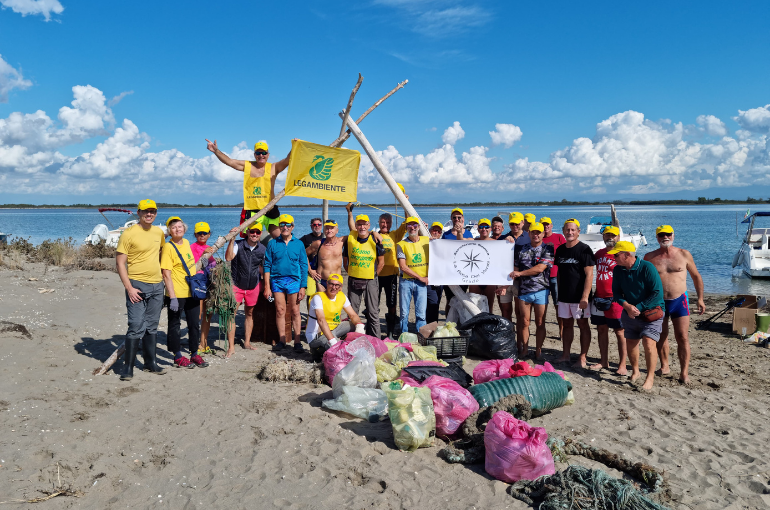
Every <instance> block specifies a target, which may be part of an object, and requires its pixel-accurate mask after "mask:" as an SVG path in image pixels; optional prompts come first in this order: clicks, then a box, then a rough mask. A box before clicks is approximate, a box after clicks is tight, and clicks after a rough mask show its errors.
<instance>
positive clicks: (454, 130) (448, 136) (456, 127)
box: [441, 121, 465, 145]
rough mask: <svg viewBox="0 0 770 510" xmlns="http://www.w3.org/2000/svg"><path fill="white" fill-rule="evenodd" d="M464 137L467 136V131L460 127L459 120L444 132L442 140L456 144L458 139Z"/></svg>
mask: <svg viewBox="0 0 770 510" xmlns="http://www.w3.org/2000/svg"><path fill="white" fill-rule="evenodd" d="M463 138H465V131H463V128H461V127H460V123H459V122H457V121H455V123H454V124H452V125H451V126H449V127H448V128H446V131H444V134H443V135H441V141H442V142H444V143H446V144H449V145H454V144H456V143H457V141H458V140H462V139H463Z"/></svg>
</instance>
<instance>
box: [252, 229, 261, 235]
mask: <svg viewBox="0 0 770 510" xmlns="http://www.w3.org/2000/svg"><path fill="white" fill-rule="evenodd" d="M261 233H262V231H261V230H259V229H258V228H250V229H249V234H261Z"/></svg>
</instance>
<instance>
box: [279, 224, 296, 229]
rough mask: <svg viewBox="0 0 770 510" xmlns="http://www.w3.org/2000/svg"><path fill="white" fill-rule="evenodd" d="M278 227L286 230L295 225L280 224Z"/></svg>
mask: <svg viewBox="0 0 770 510" xmlns="http://www.w3.org/2000/svg"><path fill="white" fill-rule="evenodd" d="M278 226H279V227H281V228H284V227H285V228H289V227H293V226H294V224H293V223H279V224H278Z"/></svg>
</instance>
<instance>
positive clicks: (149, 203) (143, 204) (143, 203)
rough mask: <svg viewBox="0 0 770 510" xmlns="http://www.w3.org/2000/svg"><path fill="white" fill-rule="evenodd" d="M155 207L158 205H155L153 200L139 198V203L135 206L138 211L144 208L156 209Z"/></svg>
mask: <svg viewBox="0 0 770 510" xmlns="http://www.w3.org/2000/svg"><path fill="white" fill-rule="evenodd" d="M157 208H158V206H157V205H155V200H150V199H145V200H140V201H139V205H138V206H137V209H139V210H140V211H142V210H144V209H157Z"/></svg>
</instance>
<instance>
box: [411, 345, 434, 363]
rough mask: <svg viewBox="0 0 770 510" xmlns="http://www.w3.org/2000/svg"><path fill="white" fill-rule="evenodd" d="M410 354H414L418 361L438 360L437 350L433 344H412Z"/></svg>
mask: <svg viewBox="0 0 770 510" xmlns="http://www.w3.org/2000/svg"><path fill="white" fill-rule="evenodd" d="M412 354H414V357H415V359H418V360H420V361H436V362H438V356H437V354H438V351H437V350H436V346H435V345H426V346H422V345H417V344H414V345H412Z"/></svg>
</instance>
